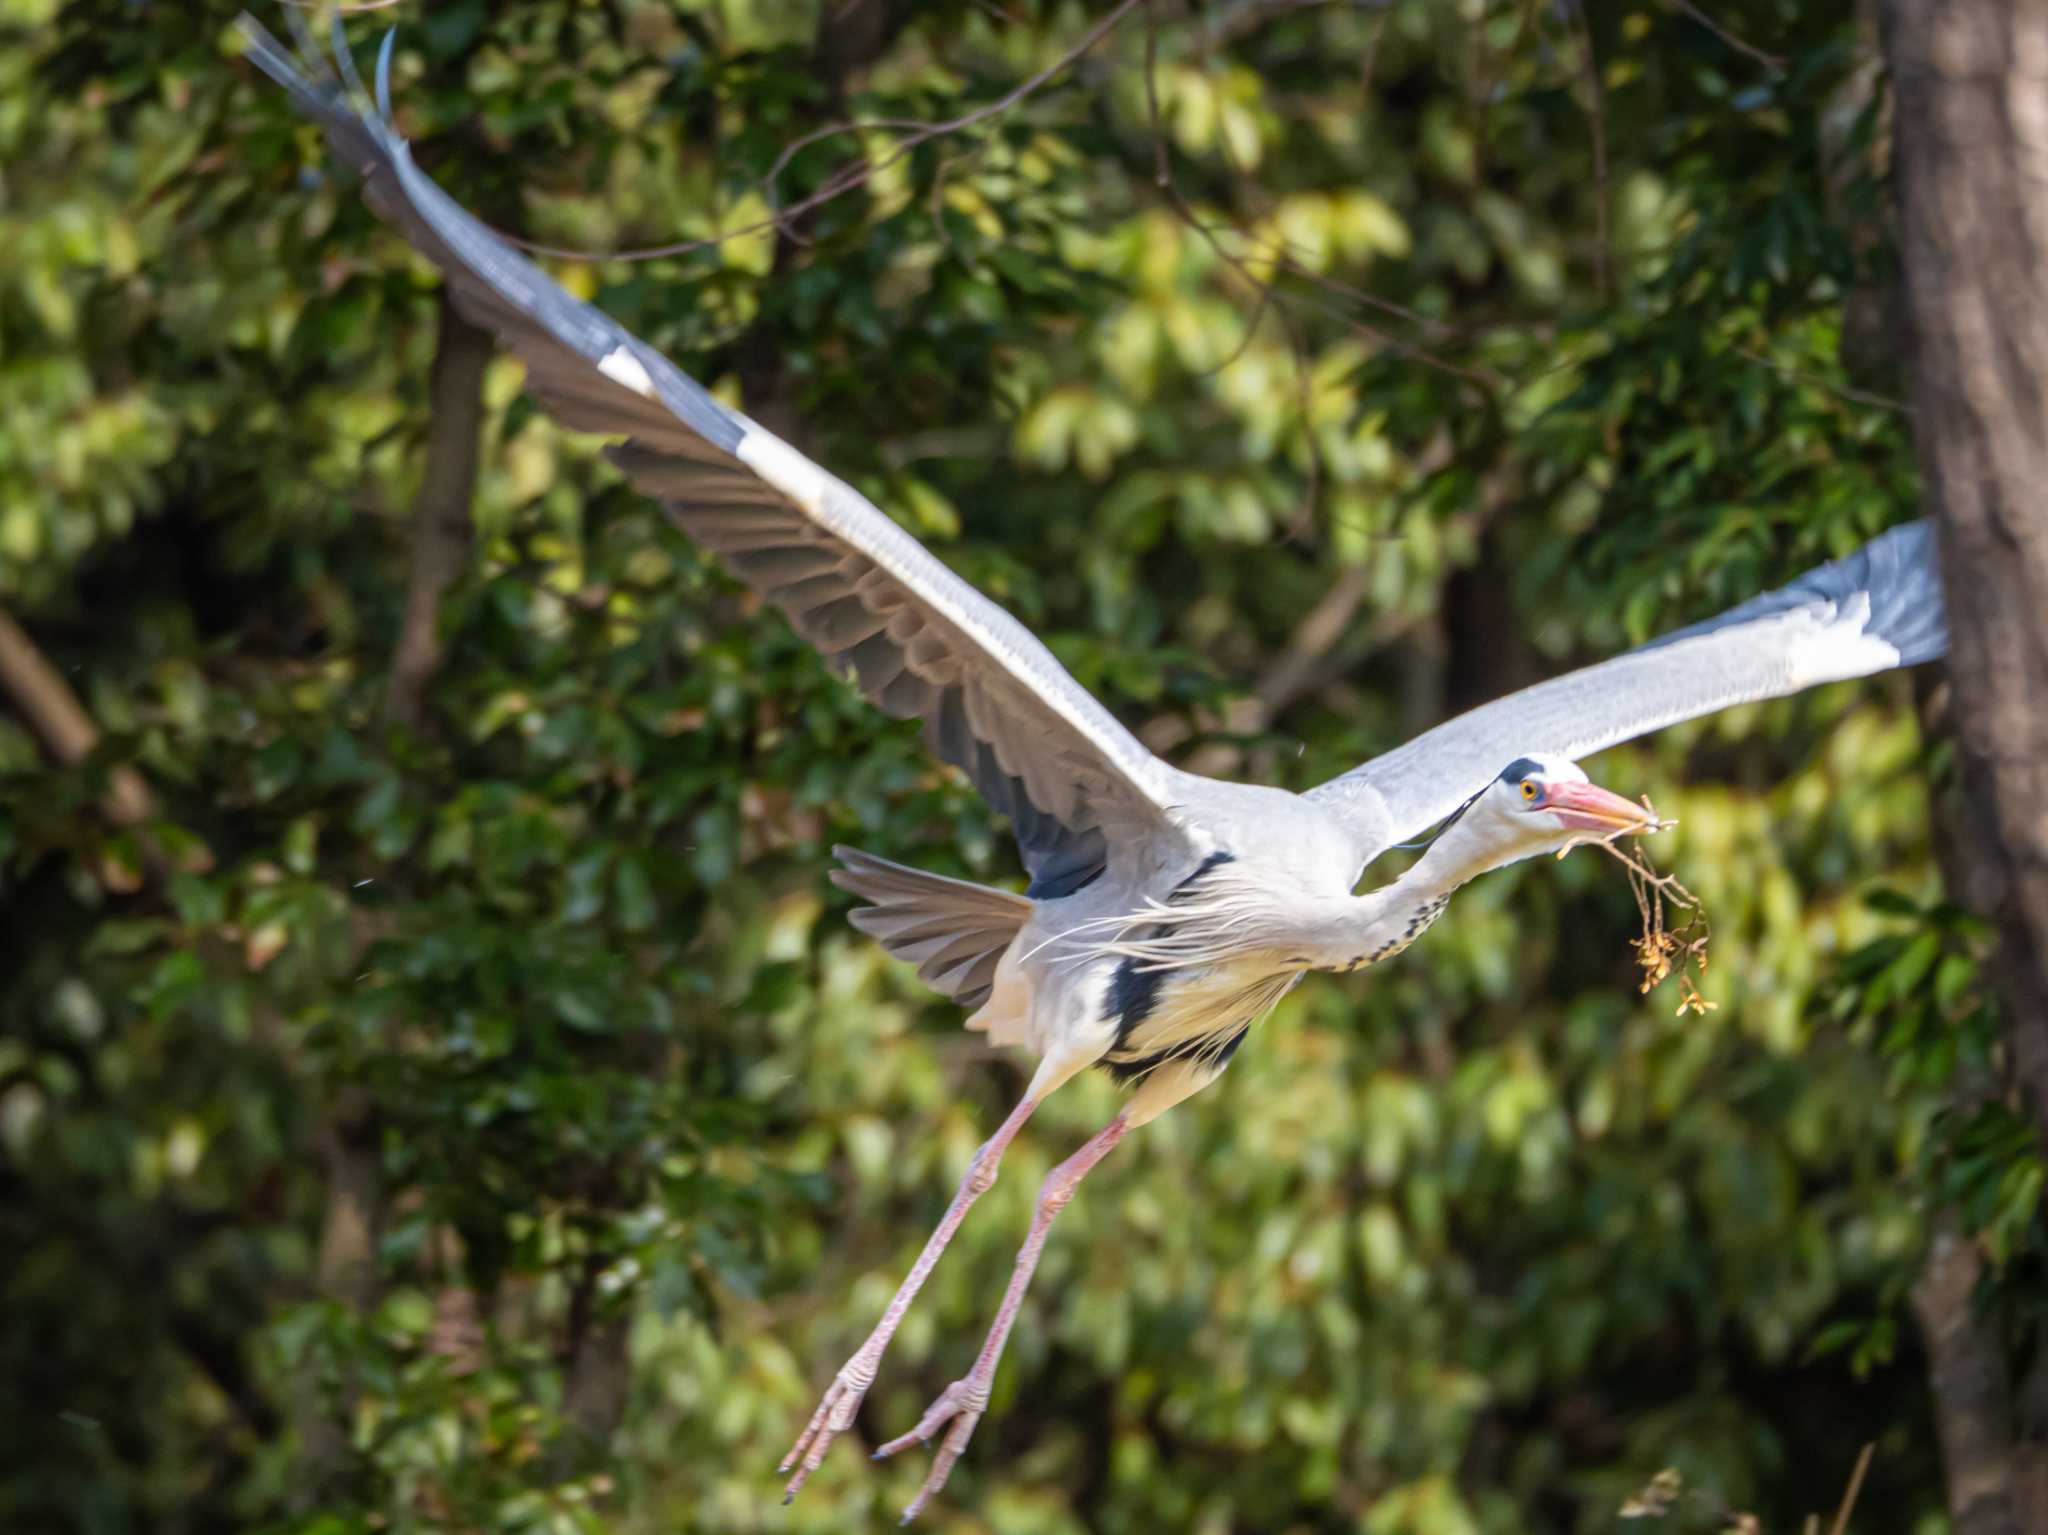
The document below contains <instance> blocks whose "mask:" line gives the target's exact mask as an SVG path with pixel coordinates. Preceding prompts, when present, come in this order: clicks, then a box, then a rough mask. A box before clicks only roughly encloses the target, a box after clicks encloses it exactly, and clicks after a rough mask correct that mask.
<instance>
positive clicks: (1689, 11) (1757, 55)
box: [1666, 0, 1785, 74]
mask: <svg viewBox="0 0 2048 1535" xmlns="http://www.w3.org/2000/svg"><path fill="white" fill-rule="evenodd" d="M1666 3H1668V4H1669V5H1670V7H1671V8H1672V9H1673V10H1674V11H1680V12H1683V13H1684V14H1685V15H1687V16H1690V17H1691V18H1692V19H1693V20H1694V21H1696V22H1698V23H1699V24H1700V25H1701V26H1703V27H1705V28H1706V29H1707V30H1708V31H1709V32H1711V33H1713V34H1714V36H1716V37H1718V38H1719V39H1721V41H1722V42H1723V43H1725V44H1727V45H1728V46H1729V47H1730V48H1733V49H1734V50H1735V51H1736V52H1737V53H1741V54H1746V55H1748V56H1749V57H1750V58H1752V59H1755V60H1756V61H1757V63H1759V64H1761V65H1763V67H1764V68H1766V69H1768V70H1770V71H1771V72H1772V73H1773V74H1783V73H1784V72H1785V60H1784V59H1783V58H1781V57H1779V56H1778V55H1777V54H1775V53H1766V52H1764V50H1763V49H1761V48H1759V47H1757V46H1756V45H1755V44H1754V43H1746V42H1744V41H1743V40H1742V39H1741V38H1739V37H1737V36H1736V35H1735V34H1734V33H1733V32H1730V31H1729V30H1728V29H1727V28H1726V27H1724V26H1722V25H1721V23H1720V22H1718V21H1716V20H1714V18H1713V17H1711V16H1709V15H1708V14H1707V13H1706V12H1705V11H1703V10H1701V9H1700V8H1699V7H1698V6H1697V5H1695V4H1693V0H1666Z"/></svg>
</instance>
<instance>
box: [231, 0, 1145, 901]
mask: <svg viewBox="0 0 2048 1535" xmlns="http://www.w3.org/2000/svg"><path fill="white" fill-rule="evenodd" d="M239 25H240V28H241V31H242V35H243V37H244V38H245V40H246V42H247V45H248V51H249V56H250V58H251V59H252V60H253V61H254V62H255V63H256V65H257V66H258V67H259V68H261V69H262V70H263V71H264V73H266V74H268V75H269V76H270V77H271V78H272V79H274V80H276V81H277V82H278V83H279V84H280V85H282V86H283V87H284V88H285V89H286V91H288V92H289V93H290V95H291V98H292V100H293V103H294V104H295V105H296V106H297V107H298V109H299V110H300V111H302V112H304V113H305V114H306V115H308V116H310V117H312V118H313V119H314V120H315V121H317V122H318V123H319V124H320V125H321V127H322V128H323V129H324V130H325V131H326V134H327V138H328V141H329V143H330V144H331V146H332V147H333V149H334V150H335V152H336V153H337V154H338V155H340V156H341V158H343V159H344V160H346V161H348V162H349V163H350V164H351V165H352V166H353V167H354V168H355V169H356V170H357V171H358V172H359V173H360V174H361V175H362V177H363V179H364V188H365V196H366V198H367V199H368V201H369V202H370V204H371V206H372V207H373V208H375V209H376V211H377V212H378V213H379V214H381V215H382V216H383V217H384V218H386V219H387V220H389V221H390V222H391V223H392V224H394V225H395V226H396V227H397V228H398V229H399V230H400V231H401V232H402V233H404V235H405V236H406V238H407V239H408V240H409V241H411V242H412V244H413V245H414V246H416V247H417V248H418V249H419V250H420V251H421V253H422V254H424V255H425V256H427V257H428V259H430V260H431V261H433V262H434V264H435V265H436V266H438V267H439V268H440V269H441V271H442V273H443V275H444V277H445V278H446V280H447V282H448V285H449V288H450V291H451V293H452V294H453V296H454V298H455V301H456V303H457V305H458V306H459V307H460V308H462V309H463V311H464V312H465V313H466V314H467V315H469V316H470V317H471V318H472V319H474V320H476V321H478V322H479V323H481V324H483V325H485V326H487V327H488V328H490V329H491V330H492V331H494V332H495V333H496V334H497V335H498V337H499V338H500V340H502V341H503V342H504V343H505V344H506V345H507V346H508V347H510V348H511V350H512V351H513V352H515V353H516V354H517V355H518V356H519V357H520V358H521V359H522V360H523V361H524V362H525V364H526V368H527V383H528V387H529V388H530V389H531V390H532V392H533V393H534V395H535V396H536V397H537V398H538V399H539V400H540V401H541V403H542V404H543V405H544V406H545V407H546V408H547V409H548V410H549V412H550V413H552V414H554V415H555V416H557V417H558V418H559V419H560V420H561V421H563V422H564V424H566V425H568V426H571V427H573V428H575V429H577V430H581V431H590V432H599V433H603V434H606V435H609V436H614V437H625V438H628V439H630V440H629V441H627V442H625V443H623V444H620V445H618V446H615V447H613V448H612V449H611V450H610V453H611V457H612V459H613V461H614V462H615V463H616V464H617V465H618V466H619V467H620V469H621V470H622V471H623V472H624V473H625V474H626V475H627V477H628V478H629V479H630V480H631V481H632V482H633V484H634V485H635V486H637V487H638V488H639V489H641V490H643V491H644V492H646V493H647V494H649V495H651V496H653V497H655V498H657V499H659V500H660V501H662V502H663V503H664V506H665V508H666V510H667V511H668V513H669V514H670V516H671V517H673V518H674V519H675V521H676V522H677V523H678V524H679V525H680V526H681V527H682V528H683V529H684V531H686V532H687V533H689V534H690V535H691V537H692V538H694V539H696V540H697V541H698V542H699V543H700V544H701V545H703V546H704V547H706V548H707V549H709V550H711V551H712V552H714V553H716V554H718V555H719V556H720V557H721V558H723V559H724V560H725V562H726V563H727V565H728V566H729V567H730V568H731V569H732V570H733V572H734V573H735V574H736V575H737V576H739V577H740V578H741V579H742V580H743V581H745V582H747V584H748V585H750V586H752V587H753V588H754V589H755V590H756V591H758V592H760V593H761V595H762V596H763V597H764V598H766V599H767V600H768V601H770V602H772V603H774V604H775V605H776V606H778V607H779V608H781V609H782V610H783V612H784V613H786V614H787V615H788V616H789V619H790V621H791V623H792V624H794V626H795V627H796V629H797V630H798V632H799V633H801V634H802V635H803V636H804V637H805V638H806V639H807V640H809V641H810V642H811V643H812V644H814V645H815V646H817V647H818V649H819V650H821V651H823V652H824V653H825V654H826V656H827V657H828V658H829V659H831V660H832V661H833V662H834V663H835V664H849V665H850V667H851V670H852V672H853V674H854V676H855V677H856V679H857V681H858V683H859V685H860V687H861V688H862V690H863V691H864V692H865V693H866V694H867V695H868V696H869V697H870V698H871V699H873V700H874V701H875V702H876V703H877V704H878V705H879V706H880V707H881V708H883V709H884V710H885V711H886V712H888V713H889V714H891V715H896V716H899V717H901V716H922V717H923V718H924V720H925V722H926V724H925V738H926V740H927V741H928V742H929V743H930V745H931V748H932V750H933V751H934V752H936V753H937V754H938V755H939V756H940V757H941V758H943V759H944V760H945V761H948V762H950V763H952V764H954V765H955V766H957V767H959V768H960V769H962V770H963V771H964V772H966V773H967V774H968V776H969V777H970V779H971V780H972V781H973V782H974V784H975V786H976V787H977V788H978V789H979V790H980V791H981V792H982V794H983V795H984V797H986V798H987V799H988V801H989V802H990V804H991V805H992V806H994V807H995V808H996V809H998V810H1000V811H1002V812H1003V813H1005V814H1007V815H1008V816H1010V818H1011V820H1012V822H1013V824H1014V826H1015V828H1016V832H1017V836H1018V840H1019V843H1020V845H1021V847H1022V849H1023V853H1024V862H1025V867H1026V868H1027V869H1029V870H1030V871H1031V873H1032V874H1033V876H1034V879H1035V880H1036V881H1038V882H1039V884H1040V885H1043V886H1044V887H1045V888H1046V889H1047V890H1052V889H1056V888H1058V887H1060V886H1065V887H1067V888H1072V886H1073V885H1074V883H1075V882H1077V881H1079V880H1083V879H1085V878H1086V877H1088V874H1089V871H1090V870H1092V869H1099V868H1100V867H1101V866H1102V863H1103V860H1104V858H1105V856H1106V853H1105V850H1106V846H1107V842H1106V839H1105V835H1104V833H1105V831H1106V830H1107V829H1108V828H1111V827H1117V826H1127V827H1132V828H1137V829H1142V830H1150V831H1155V832H1156V831H1161V830H1167V829H1170V828H1171V826H1172V825H1173V818H1172V816H1171V814H1170V812H1171V810H1172V808H1173V806H1172V800H1173V794H1174V788H1175V782H1176V778H1177V775H1176V774H1175V773H1174V772H1173V770H1172V769H1171V768H1169V767H1168V766H1167V765H1166V764H1165V763H1163V762H1161V761H1160V760H1159V759H1158V758H1156V757H1155V756H1153V755H1152V753H1151V752H1149V751H1148V750H1146V749H1145V747H1144V746H1143V745H1142V744H1140V742H1139V741H1138V740H1137V738H1136V737H1134V736H1133V735H1131V733H1130V732H1129V731H1127V730H1126V729H1125V728H1124V727H1123V726H1122V725H1121V724H1120V723H1118V721H1117V720H1116V718H1115V717H1114V716H1113V715H1111V714H1110V713H1109V711H1108V710H1107V709H1105V708H1103V707H1102V705H1101V704H1100V703H1099V702H1098V701H1097V700H1096V699H1095V698H1094V697H1093V696H1091V695H1090V694H1089V693H1088V692H1087V691H1086V690H1085V689H1084V688H1082V687H1081V686H1080V685H1079V684H1078V683H1076V682H1075V681H1074V679H1073V678H1072V677H1071V676H1070V675H1068V673H1067V672H1066V670H1065V669H1064V668H1063V667H1061V666H1060V664H1059V662H1058V661H1057V660H1056V659H1055V658H1054V657H1053V655H1052V653H1051V652H1050V651H1049V650H1047V649H1046V648H1045V646H1044V645H1043V644H1041V643H1040V642H1039V640H1038V639H1037V638H1036V636H1034V635H1032V634H1031V633H1030V632H1029V631H1028V630H1027V629H1025V628H1024V627H1023V626H1022V625H1021V624H1019V623H1018V622H1017V621H1016V619H1014V618H1012V617H1011V616H1010V614H1008V613H1007V612H1005V611H1004V610H1003V609H1002V608H1000V607H998V606H997V605H996V604H995V603H993V602H991V601H989V600H988V599H987V598H986V597H984V596H982V595H981V593H979V592H977V591H975V590H974V589H973V588H972V587H971V586H969V585H968V584H967V583H966V582H964V581H962V580H961V579H960V578H959V577H958V576H956V575H955V574H953V572H952V571H950V570H948V569H947V568H946V567H945V565H943V564H942V563H940V562H939V561H938V560H937V559H935V558H934V557H933V556H932V555H931V554H930V553H929V552H928V551H927V550H925V549H924V548H923V547H922V546H921V545H920V544H918V542H917V541H916V540H915V539H913V538H911V537H910V536H909V535H908V534H907V533H905V532H904V531H903V530H902V529H900V528H899V527H897V526H896V524H895V523H893V522H891V521H890V520H889V518H888V517H887V516H885V515H884V514H883V513H882V512H881V511H880V510H878V509H877V508H876V507H875V506H874V505H873V504H872V503H871V502H869V501H868V500H867V499H866V498H865V497H863V496H861V495H860V494H859V493H858V492H857V491H855V490H854V489H853V488H852V487H851V486H849V485H847V484H845V483H844V482H843V481H841V480H838V479H836V478H834V477H833V476H831V475H830V474H827V473H826V472H825V471H824V470H822V469H820V468H819V467H818V466H817V465H816V464H814V463H812V462H811V461H810V460H809V459H807V458H805V457H804V456H803V455H802V454H801V453H798V452H797V451H796V450H795V449H794V448H792V447H790V446H789V444H787V443H785V442H783V441H782V440H780V439H779V438H776V437H774V436H773V435H771V434H770V433H768V432H766V431H764V430H763V429H762V428H761V427H760V426H759V425H757V424H756V423H755V422H753V421H751V420H749V419H748V418H747V417H746V416H744V415H742V414H740V413H739V412H738V411H735V410H731V409H729V408H727V407H726V406H724V405H722V404H720V403H719V402H718V400H717V399H715V398H714V397H713V396H712V395H711V394H710V393H709V392H707V391H706V390H705V389H704V388H703V387H702V386H701V385H699V384H698V383H696V381H695V380H693V379H691V378H689V377H688V376H686V375H685V374H684V373H683V372H682V371H681V370H680V369H678V368H677V367H676V366H675V365H674V364H673V363H671V362H670V361H669V360H668V359H667V358H665V357H663V356H662V355H661V354H660V353H659V352H656V351H655V350H654V349H653V348H652V347H649V346H648V345H646V344H645V343H644V342H642V341H640V340H638V339H637V338H636V337H634V336H632V335H631V334H630V333H628V332H627V331H626V330H625V329H623V328H622V327H621V326H619V325H618V324H617V323H616V322H614V321H613V320H611V319H610V318H609V317H607V316H606V315H604V314H603V313H602V312H600V311H599V310H597V309H595V308H593V307H592V306H590V305H588V304H584V303H581V302H579V301H577V300H576V299H574V298H572V297H570V295H569V294H568V293H566V292H564V291H563V290H562V288H561V287H559V286H558V285H557V284H556V283H555V282H554V281H553V280H552V279H550V278H549V277H548V276H547V275H546V274H545V273H544V272H542V271H541V270H540V269H539V268H538V267H536V266H534V265H533V264H532V263H531V262H529V261H527V260H526V259H525V258H524V257H522V256H520V255H519V254H518V253H516V252H515V251H513V250H512V249H511V248H510V247H509V246H507V245H506V244H505V243H504V242H503V241H501V240H500V239H498V238H497V237H496V236H495V235H493V234H492V233H491V232H490V230H488V229H487V228H485V227H484V226H483V225H482V224H480V223H478V222H477V221H476V220H475V219H473V218H472V217H470V215H469V214H467V213H465V212H464V211H463V210H462V209H461V208H460V207H459V206H457V204H456V203H455V202H454V201H453V200H452V199H450V198H449V197H448V196H447V194H446V193H444V192H442V191H441V189H440V188H439V187H438V186H436V185H435V184H434V183H433V182H432V181H431V180H430V179H429V178H428V177H427V176H426V175H424V174H423V173H422V172H421V171H420V170H419V169H418V168H417V167H416V166H415V165H414V164H413V161H412V155H411V151H410V149H409V147H408V145H407V144H406V142H405V140H404V139H403V138H402V137H401V136H400V135H399V134H398V132H397V130H396V128H395V127H394V126H393V125H392V123H391V120H390V106H389V99H388V98H389V70H390V50H391V39H390V37H389V36H387V37H386V39H385V42H384V49H383V52H382V54H381V55H380V57H379V61H378V97H377V106H376V107H375V108H372V107H370V105H369V103H368V102H367V101H366V100H365V99H364V97H363V93H362V91H361V88H360V83H359V82H358V81H356V80H355V77H354V70H353V66H352V65H351V64H350V62H349V60H348V57H347V53H346V50H345V49H344V48H342V47H341V46H340V37H339V32H338V29H337V34H336V45H335V49H334V57H333V58H332V59H331V60H330V59H327V58H325V57H323V56H321V55H320V53H319V50H317V49H316V48H314V47H313V46H312V45H311V43H310V40H309V39H308V38H307V37H306V35H305V34H304V32H303V29H301V36H300V41H301V53H302V57H298V58H295V57H293V56H292V55H291V54H290V53H288V52H287V51H286V50H285V49H284V48H283V47H281V46H280V45H279V44H278V43H277V41H276V40H275V39H274V38H272V37H271V35H270V34H269V33H268V32H266V31H265V30H264V29H263V27H262V26H261V25H260V24H258V23H257V22H255V21H254V20H252V19H251V18H250V17H248V16H247V15H244V16H243V17H242V18H241V19H240V23H239ZM337 66H338V67H339V71H340V73H339V74H338V75H337V73H336V68H337Z"/></svg>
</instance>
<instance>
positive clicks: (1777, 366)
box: [1729, 346, 1913, 416]
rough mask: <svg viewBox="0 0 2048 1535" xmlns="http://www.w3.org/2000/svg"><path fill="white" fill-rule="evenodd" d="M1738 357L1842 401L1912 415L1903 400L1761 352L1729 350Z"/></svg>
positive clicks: (1746, 348) (1735, 348)
mask: <svg viewBox="0 0 2048 1535" xmlns="http://www.w3.org/2000/svg"><path fill="white" fill-rule="evenodd" d="M1729 350H1730V351H1732V352H1734V353H1735V355H1736V356H1738V357H1746V358H1748V359H1749V360H1750V361H1751V362H1753V363H1756V364H1757V365H1758V366H1759V367H1764V368H1769V369H1770V370H1771V371H1772V372H1773V373H1782V374H1783V375H1784V376H1785V377H1787V378H1789V379H1795V380H1797V381H1798V382H1799V383H1802V384H1811V385H1813V387H1814V388H1816V389H1825V390H1826V391H1827V392H1828V393H1829V394H1832V395H1839V396H1840V397H1841V398H1842V399H1845V400H1853V401H1854V402H1855V403H1857V404H1858V405H1874V406H1876V407H1877V408H1878V409H1879V410H1891V411H1897V412H1898V413H1899V414H1900V415H1902V416H1910V415H1912V414H1913V407H1912V406H1910V405H1908V404H1907V403H1906V402H1905V401H1904V400H1894V399H1892V398H1891V397H1890V396H1889V395H1882V394H1872V393H1870V391H1869V390H1867V389H1853V388H1851V387H1850V386H1849V385H1847V384H1838V383H1836V382H1834V380H1832V379H1826V378H1822V377H1821V376H1820V375H1819V374H1818V373H1807V372H1804V371H1803V370H1801V369H1799V368H1794V367H1791V366H1789V365H1787V364H1785V363H1782V362H1774V361H1772V360H1771V359H1770V358H1768V357H1766V356H1764V354H1763V353H1761V352H1755V351H1751V350H1750V349H1749V348H1748V347H1746V346H1738V347H1731V348H1729Z"/></svg>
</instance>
